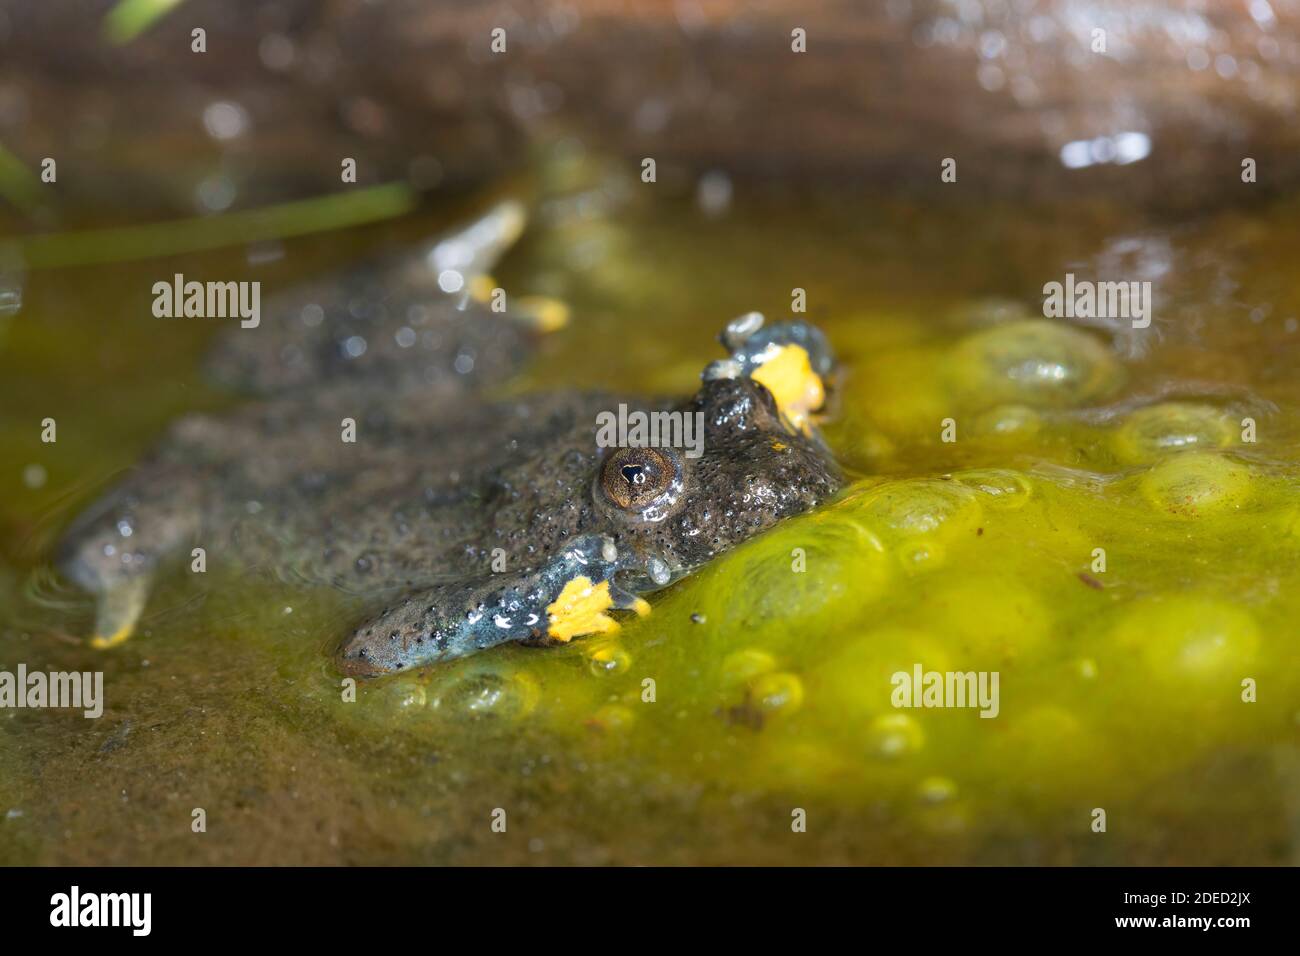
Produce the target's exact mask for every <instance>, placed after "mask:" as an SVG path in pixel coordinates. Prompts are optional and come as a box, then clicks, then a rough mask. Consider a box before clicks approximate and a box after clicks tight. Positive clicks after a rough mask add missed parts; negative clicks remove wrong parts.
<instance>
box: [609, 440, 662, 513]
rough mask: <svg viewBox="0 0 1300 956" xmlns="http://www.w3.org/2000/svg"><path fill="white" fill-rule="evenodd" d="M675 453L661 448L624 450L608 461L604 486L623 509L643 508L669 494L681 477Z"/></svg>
mask: <svg viewBox="0 0 1300 956" xmlns="http://www.w3.org/2000/svg"><path fill="white" fill-rule="evenodd" d="M677 471H678V469H677V464H676V462H674V461H673V458H672V456H671V452H666V451H663V450H661V449H658V448H620V449H619V450H618V451H616V452H615V453H614V454H612V455H610V456H609V457H608V458H607V459H605V464H604V465H603V466H601V469H600V487H601V490H602V491H603V492H604V493H605V497H606V498H608V499H609V500H610V501H611V502H613V503H614V504H616V505H618V507H620V508H629V509H636V508H642V507H644V506H646V505H648V504H650V503H651V502H652V501H654V500H655V499H656V498H658V497H659V496H660V495H662V494H663V493H664V492H665V491H667V490H668V489H669V488H670V487H671V486H672V483H673V480H674V479H675V478H676V477H677Z"/></svg>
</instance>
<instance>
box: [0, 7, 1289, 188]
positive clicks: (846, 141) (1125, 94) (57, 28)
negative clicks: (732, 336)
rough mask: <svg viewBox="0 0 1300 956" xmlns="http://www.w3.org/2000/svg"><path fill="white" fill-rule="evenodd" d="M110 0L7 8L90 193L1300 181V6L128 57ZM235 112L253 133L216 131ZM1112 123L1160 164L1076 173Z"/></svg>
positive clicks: (747, 19)
mask: <svg viewBox="0 0 1300 956" xmlns="http://www.w3.org/2000/svg"><path fill="white" fill-rule="evenodd" d="M111 6H112V3H110V2H109V0H84V2H80V3H45V2H41V0H7V2H4V3H0V143H3V144H4V145H5V146H6V147H7V148H8V149H9V150H10V151H11V152H13V153H15V154H17V155H18V156H19V157H21V158H22V159H23V160H24V161H25V162H26V163H28V164H31V165H32V166H33V167H34V166H35V165H36V164H38V163H39V161H40V158H42V157H44V156H54V157H57V158H58V160H59V170H60V174H59V182H60V186H59V194H60V197H61V199H62V201H63V202H64V203H66V204H70V205H71V207H72V208H74V209H75V208H77V207H78V205H84V206H85V207H86V208H102V207H104V206H106V205H107V206H110V207H126V208H130V209H133V210H135V211H136V212H139V211H141V210H151V211H159V210H171V211H175V210H186V211H192V210H193V208H194V204H195V199H194V195H195V189H196V186H197V183H199V182H200V181H202V180H203V179H204V178H205V177H210V176H214V175H216V176H220V177H224V178H225V180H226V181H228V182H229V183H231V184H232V186H233V188H234V189H235V190H236V199H235V205H251V204H256V203H260V202H265V201H268V200H273V199H284V198H291V197H300V196H304V195H311V194H315V193H317V192H320V191H324V190H330V189H335V188H338V182H339V163H340V160H341V158H342V157H344V156H353V157H355V158H356V159H357V160H358V164H359V168H360V178H361V180H362V181H370V182H378V181H385V180H390V179H393V178H399V177H410V178H412V179H413V180H414V181H416V182H417V183H418V184H420V185H422V186H423V185H429V186H432V185H442V186H444V187H456V186H459V185H461V184H466V183H472V182H478V181H482V180H484V179H487V178H490V177H492V176H493V175H496V174H498V173H500V172H501V171H503V170H505V169H508V168H510V167H512V166H516V165H519V164H521V163H522V162H523V161H524V160H525V159H526V152H527V148H528V146H529V144H530V143H532V142H534V141H536V140H538V139H541V138H546V137H549V136H554V135H558V134H561V133H572V132H577V133H580V134H581V135H582V136H583V137H584V139H586V140H588V141H589V142H591V143H592V144H593V145H596V146H599V147H600V148H602V149H607V150H610V151H612V152H614V153H615V154H617V155H622V156H623V157H625V158H626V159H627V161H628V162H629V168H632V169H635V168H636V164H637V163H638V162H639V159H640V158H641V157H644V156H652V157H655V158H656V160H657V162H658V164H659V171H660V179H661V181H663V180H666V181H668V182H669V183H671V182H673V181H678V182H689V181H691V179H692V178H693V177H694V176H695V175H697V174H698V173H699V172H700V171H702V170H705V169H709V168H720V169H723V170H725V171H727V172H728V173H729V174H730V175H732V176H734V177H749V176H754V177H779V178H781V179H783V180H785V181H788V182H794V183H797V184H807V183H814V182H816V183H826V184H829V185H833V186H840V187H845V188H849V187H851V188H861V189H865V190H869V191H870V190H877V191H881V192H888V193H897V192H898V191H900V190H916V191H918V192H921V193H935V192H937V191H941V190H945V189H946V190H950V191H951V192H953V193H956V194H960V195H963V196H975V197H979V196H981V195H984V194H1000V195H1008V194H1009V195H1020V194H1025V195H1031V196H1037V195H1063V194H1087V193H1090V192H1097V193H1098V194H1104V195H1107V196H1110V197H1112V198H1120V199H1122V200H1129V201H1132V202H1135V203H1141V204H1145V205H1153V206H1157V207H1169V208H1174V209H1194V208H1198V207H1202V206H1205V205H1208V204H1213V203H1216V202H1232V201H1235V200H1240V199H1243V198H1253V197H1255V196H1261V195H1264V194H1266V193H1271V192H1276V191H1279V190H1284V189H1290V188H1293V187H1294V186H1295V185H1296V184H1297V182H1300V123H1298V122H1296V107H1297V99H1298V98H1300V85H1298V83H1297V80H1298V79H1300V42H1298V32H1297V25H1298V24H1300V9H1298V7H1300V3H1297V0H1254V2H1249V0H1201V2H1173V0H1149V2H1144V0H1132V2H1114V0H1090V2H1080V0H1055V2H1051V0H879V2H850V0H826V2H822V3H814V4H810V3H806V2H796V0H747V2H740V0H627V2H618V0H437V2H418V0H379V2H367V0H324V2H318V0H272V2H264V3H255V2H231V0H186V2H183V3H181V4H180V5H179V6H178V7H177V8H175V9H173V10H171V11H170V12H168V13H167V14H165V15H164V16H163V17H162V18H160V19H159V20H158V22H156V23H155V24H153V25H152V26H151V27H150V28H149V29H148V30H147V31H146V32H144V33H143V34H142V35H141V36H139V37H137V38H135V39H133V40H132V41H130V42H128V43H126V44H124V45H113V44H111V43H109V42H107V41H106V39H105V37H104V32H103V18H104V15H105V13H106V11H107V10H108V9H109V8H110V7H111ZM195 27H202V28H203V29H205V30H206V33H207V52H206V53H203V54H198V53H193V52H191V49H190V31H191V30H192V29H193V28H195ZM497 27H500V28H503V29H504V30H505V31H506V37H507V48H506V52H504V53H493V52H492V51H491V49H490V42H491V33H492V30H493V29H494V28H497ZM795 28H801V29H803V30H805V31H806V35H807V52H806V53H796V52H793V51H792V49H791V44H792V40H791V31H792V30H793V29H795ZM1095 30H1102V31H1104V38H1105V44H1106V52H1105V53H1100V52H1095V51H1094V50H1093V45H1094V43H1095V42H1096V35H1095V34H1094V32H1093V31H1095ZM214 102H230V103H234V104H237V105H238V107H239V110H241V111H242V113H240V114H239V115H243V116H246V117H247V128H246V129H244V130H243V131H242V132H240V133H239V134H238V135H234V136H232V137H230V138H228V139H219V138H215V137H214V136H213V135H212V134H211V132H210V131H208V130H207V129H205V124H204V111H205V109H206V108H207V107H209V106H210V105H211V104H212V103H214ZM1118 134H1137V135H1138V137H1139V138H1138V139H1132V138H1130V139H1128V140H1125V142H1127V143H1134V142H1137V143H1140V142H1141V139H1140V137H1142V136H1145V137H1147V139H1148V140H1149V142H1150V149H1151V151H1150V155H1149V156H1148V157H1146V158H1144V159H1141V160H1140V161H1137V162H1132V163H1129V164H1123V165H1121V164H1117V163H1114V162H1099V163H1096V164H1094V165H1091V166H1089V167H1088V168H1087V169H1082V170H1080V169H1067V168H1065V166H1064V165H1063V164H1062V161H1061V151H1062V148H1063V147H1065V146H1066V144H1067V143H1070V142H1076V141H1086V140H1098V145H1097V147H1096V148H1095V149H1094V150H1093V151H1092V153H1091V154H1090V153H1089V151H1088V149H1087V148H1082V155H1084V156H1085V157H1091V158H1097V159H1102V160H1104V159H1106V158H1107V149H1109V148H1110V147H1109V146H1108V145H1107V144H1108V143H1111V144H1113V142H1114V140H1113V139H1112V138H1113V137H1115V136H1116V135H1118ZM1079 149H1080V148H1077V147H1076V152H1078V150H1079ZM1094 154H1095V155H1094ZM945 157H953V158H955V159H956V160H957V161H958V170H959V175H958V183H957V184H955V185H942V184H941V183H940V180H939V171H940V163H941V161H942V160H943V159H944V158H945ZM1245 157H1251V158H1253V159H1255V160H1256V162H1257V164H1258V170H1259V172H1258V176H1259V182H1258V183H1257V184H1255V185H1253V186H1249V187H1247V186H1243V184H1242V182H1241V162H1242V159H1243V158H1245Z"/></svg>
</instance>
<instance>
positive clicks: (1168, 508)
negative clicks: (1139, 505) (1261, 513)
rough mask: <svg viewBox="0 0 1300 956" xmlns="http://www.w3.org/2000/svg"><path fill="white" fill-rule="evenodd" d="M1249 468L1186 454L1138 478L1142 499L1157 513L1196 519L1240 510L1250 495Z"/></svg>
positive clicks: (1251, 477) (1210, 456)
mask: <svg viewBox="0 0 1300 956" xmlns="http://www.w3.org/2000/svg"><path fill="white" fill-rule="evenodd" d="M1254 480H1255V479H1254V475H1253V474H1252V472H1251V470H1250V468H1248V467H1247V466H1245V465H1242V464H1238V463H1237V462H1235V461H1232V460H1231V459H1228V458H1225V457H1223V456H1222V455H1216V454H1212V453H1209V452H1186V453H1184V454H1181V455H1177V456H1175V457H1173V458H1167V459H1165V460H1164V461H1162V462H1160V464H1158V465H1156V466H1155V467H1154V468H1152V469H1151V470H1150V471H1148V472H1147V473H1146V474H1145V475H1143V476H1142V479H1141V482H1140V487H1141V490H1142V495H1143V497H1145V498H1146V500H1147V501H1148V502H1150V504H1151V505H1152V506H1153V507H1155V508H1157V509H1159V510H1160V511H1165V512H1168V513H1169V514H1173V515H1177V516H1178V517H1182V518H1196V517H1200V516H1203V515H1208V514H1215V513H1219V512H1224V511H1230V510H1235V509H1239V508H1241V507H1242V506H1243V505H1244V504H1246V503H1247V502H1248V501H1249V500H1250V498H1251V495H1252V491H1253V488H1254Z"/></svg>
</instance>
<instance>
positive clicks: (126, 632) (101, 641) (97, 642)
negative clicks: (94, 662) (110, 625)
mask: <svg viewBox="0 0 1300 956" xmlns="http://www.w3.org/2000/svg"><path fill="white" fill-rule="evenodd" d="M132 630H133V629H132V628H129V627H122V628H118V629H117V630H116V631H114V632H113V633H112V634H110V635H108V637H105V636H104V635H102V634H96V635H94V636H93V637H91V639H90V646H91V647H93V648H95V649H96V650H100V651H106V650H108V649H109V648H110V647H117V645H119V644H125V643H126V640H127V638H129V637H130V636H131V632H132Z"/></svg>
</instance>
